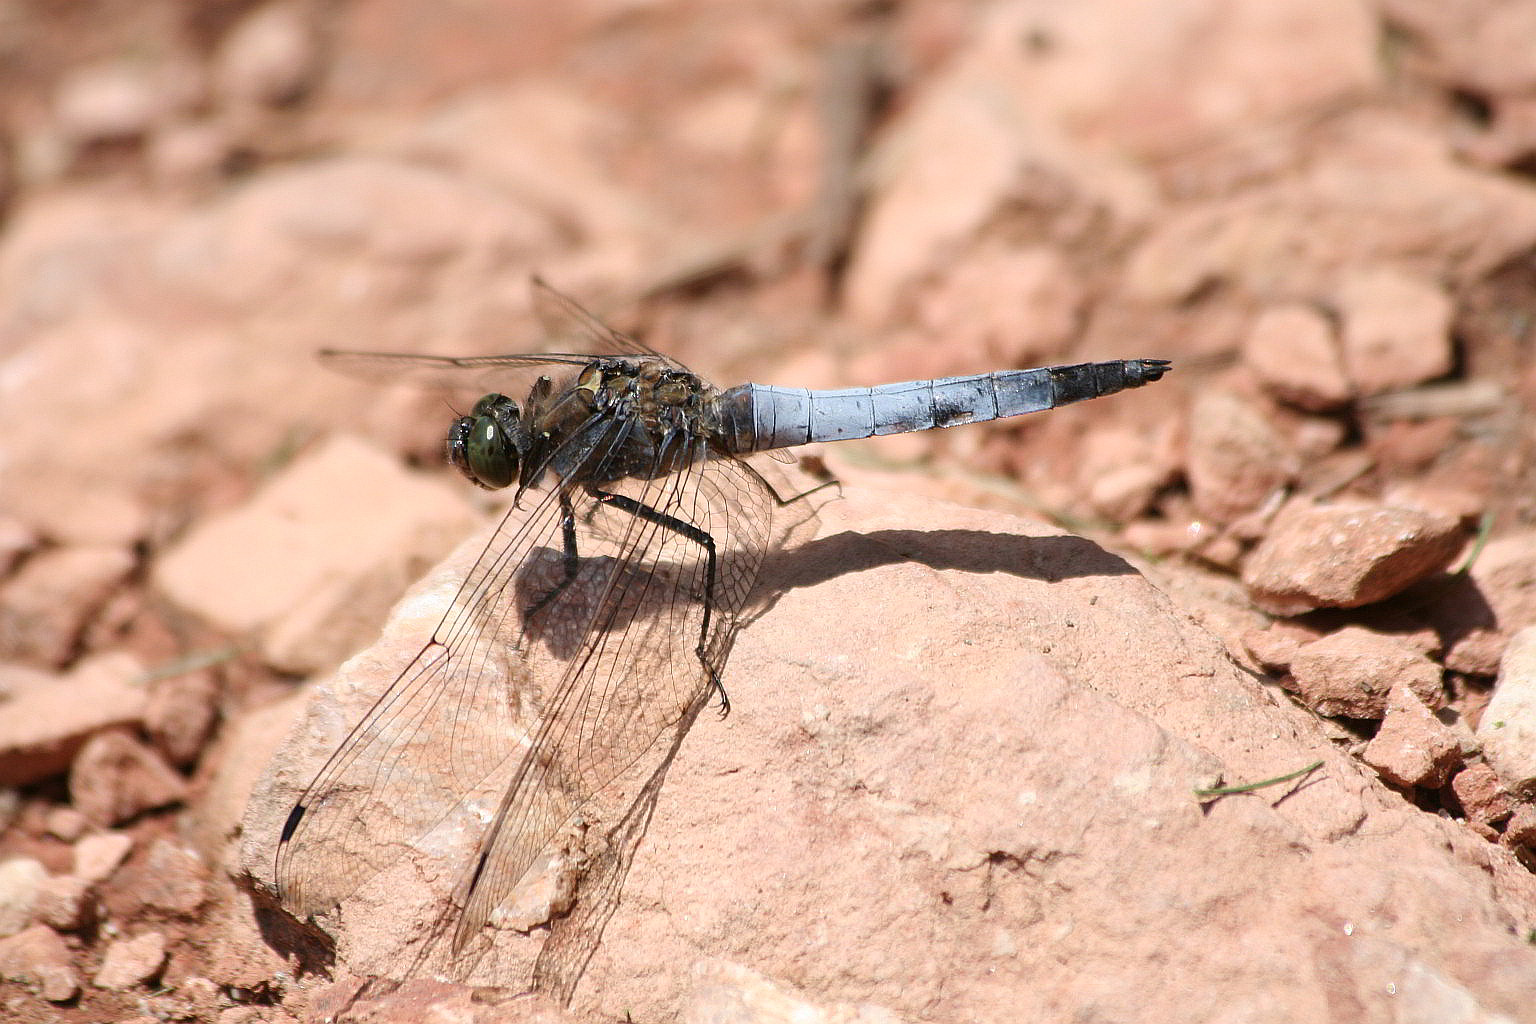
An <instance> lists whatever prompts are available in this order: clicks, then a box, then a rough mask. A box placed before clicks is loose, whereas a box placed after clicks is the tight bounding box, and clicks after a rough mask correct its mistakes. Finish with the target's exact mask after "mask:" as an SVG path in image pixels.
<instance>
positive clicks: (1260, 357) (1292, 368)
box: [1243, 304, 1354, 412]
mask: <svg viewBox="0 0 1536 1024" xmlns="http://www.w3.org/2000/svg"><path fill="white" fill-rule="evenodd" d="M1243 362H1244V363H1246V364H1247V365H1248V368H1249V369H1251V370H1252V371H1253V373H1254V376H1255V377H1257V378H1258V379H1259V383H1260V384H1262V385H1263V386H1264V390H1266V391H1268V392H1269V393H1270V394H1272V395H1274V396H1275V397H1276V398H1278V399H1279V400H1280V401H1282V402H1285V403H1286V404H1287V405H1292V406H1295V407H1296V408H1298V409H1305V410H1307V411H1309V412H1324V411H1327V410H1329V409H1336V408H1338V407H1339V406H1341V405H1343V404H1344V403H1345V402H1348V401H1349V400H1350V398H1352V397H1353V396H1354V389H1353V388H1352V387H1351V386H1350V381H1349V378H1348V377H1347V376H1345V373H1344V364H1343V360H1342V357H1341V355H1340V352H1339V343H1338V340H1337V339H1336V338H1335V337H1334V331H1333V325H1332V324H1330V323H1329V322H1328V319H1327V318H1326V317H1325V316H1323V314H1322V313H1320V312H1318V310H1317V309H1316V308H1314V307H1312V306H1304V305H1299V304H1293V305H1284V306H1274V307H1271V308H1269V309H1266V310H1265V311H1264V312H1263V313H1261V314H1259V317H1258V319H1257V320H1255V321H1254V323H1253V327H1252V328H1251V329H1250V330H1249V332H1248V336H1247V337H1246V338H1245V339H1244V340H1243Z"/></svg>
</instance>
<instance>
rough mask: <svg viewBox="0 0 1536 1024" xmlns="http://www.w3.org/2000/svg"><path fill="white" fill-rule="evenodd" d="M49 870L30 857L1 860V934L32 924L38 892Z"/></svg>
mask: <svg viewBox="0 0 1536 1024" xmlns="http://www.w3.org/2000/svg"><path fill="white" fill-rule="evenodd" d="M47 877H48V869H47V868H45V867H43V865H42V864H41V863H39V862H38V861H35V860H33V859H32V858H31V857H13V858H11V859H10V860H6V861H0V936H4V935H15V934H16V933H17V932H19V931H21V930H22V929H24V928H26V927H27V925H29V924H31V923H32V912H33V910H34V909H35V908H36V907H37V897H38V891H39V890H40V889H41V888H42V884H43V881H44V879H46V878H47Z"/></svg>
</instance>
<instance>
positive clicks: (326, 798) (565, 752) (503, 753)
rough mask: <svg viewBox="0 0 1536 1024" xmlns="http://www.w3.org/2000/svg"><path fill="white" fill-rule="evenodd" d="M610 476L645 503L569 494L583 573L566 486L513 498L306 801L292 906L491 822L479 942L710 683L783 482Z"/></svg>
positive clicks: (473, 893) (712, 473) (587, 438)
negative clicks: (419, 646)
mask: <svg viewBox="0 0 1536 1024" xmlns="http://www.w3.org/2000/svg"><path fill="white" fill-rule="evenodd" d="M626 429H627V426H626V425H625V424H614V423H594V424H592V426H591V428H590V429H587V430H583V431H578V432H577V433H576V436H574V437H573V438H572V440H571V441H570V442H568V443H570V444H573V445H584V446H587V448H589V449H590V450H591V452H592V454H591V456H590V458H592V459H596V458H600V457H601V455H602V453H603V449H604V446H613V445H619V444H622V443H623V440H624V431H625V430H626ZM675 443H678V444H695V445H699V446H702V444H703V442H701V441H697V440H696V439H687V438H678V439H677V440H676V442H675ZM699 450H700V452H701V453H702V447H700V449H699ZM578 478H579V477H578ZM611 491H612V493H614V494H618V495H619V496H620V497H621V498H623V499H627V500H628V501H629V502H633V503H635V504H634V505H631V506H624V507H621V505H622V504H623V503H622V502H614V501H612V500H611V499H610V500H603V501H599V500H598V499H597V498H596V497H595V496H594V495H593V494H591V493H589V492H587V491H586V490H582V489H579V488H573V489H568V490H567V491H566V495H567V501H569V503H570V507H571V511H572V514H573V523H574V525H575V526H576V531H575V533H576V543H577V552H578V555H579V558H578V560H577V561H576V563H575V564H576V566H577V568H576V571H575V573H574V575H571V576H569V577H567V569H566V566H567V565H568V564H569V563H568V560H567V559H566V557H565V550H564V543H563V541H562V539H561V537H562V518H563V516H562V504H561V500H560V497H559V492H558V491H550V492H546V493H544V494H543V495H542V496H541V500H539V502H538V503H537V504H536V505H534V506H533V507H532V508H531V509H530V510H529V511H528V512H527V513H526V514H525V513H524V512H523V511H521V510H517V509H514V510H513V511H511V512H510V513H509V514H508V516H507V518H506V519H505V520H504V521H503V522H502V524H501V526H500V527H499V528H498V530H497V531H496V533H495V535H494V536H493V537H492V539H491V541H490V543H489V544H487V546H486V548H485V549H484V551H483V552H482V554H481V556H480V558H479V559H478V561H477V562H476V564H475V566H474V568H473V569H472V570H471V572H470V574H469V576H468V578H467V579H466V580H465V582H464V584H463V586H462V588H461V589H460V591H459V593H458V596H457V598H456V599H455V601H454V603H453V606H452V607H451V608H450V610H449V612H448V613H447V615H446V616H445V617H444V619H443V621H442V623H441V624H440V625H439V627H438V629H437V631H436V632H435V634H434V635H433V637H432V639H431V641H430V642H429V643H428V644H427V645H426V647H425V648H423V650H422V651H421V652H420V653H419V654H418V655H417V657H416V658H415V659H414V660H413V661H412V662H411V664H410V665H409V666H407V668H406V669H405V671H404V672H402V673H401V675H400V676H399V677H398V678H397V679H396V680H395V681H394V683H392V684H391V686H390V687H389V689H388V690H386V692H385V693H384V695H383V696H382V697H380V698H379V700H378V701H377V702H376V703H375V704H374V706H373V708H372V709H371V710H370V711H369V712H368V714H367V715H366V716H365V717H364V719H363V721H362V722H360V723H359V724H358V725H357V726H356V727H355V728H354V729H353V731H352V732H351V734H349V735H348V737H347V739H346V740H345V741H344V742H343V743H342V744H341V746H340V747H339V748H338V749H337V751H336V752H335V753H334V754H333V755H332V756H331V758H330V760H329V761H328V762H327V763H326V765H325V766H324V767H323V768H322V769H321V771H320V773H319V774H318V775H317V776H316V778H315V780H314V782H312V783H311V784H310V786H309V787H308V788H307V789H306V790H305V792H304V794H303V795H302V796H301V797H300V799H299V801H298V803H297V804H296V805H295V808H294V810H293V812H292V814H291V815H290V818H289V821H288V824H287V825H286V826H285V828H284V832H283V835H282V837H281V841H280V843H279V847H278V858H277V878H278V883H279V887H280V891H281V893H282V897H283V900H284V903H285V905H286V906H288V907H289V908H290V909H291V910H293V911H294V912H296V913H298V914H300V915H301V916H304V915H311V914H316V913H320V912H324V911H325V910H328V909H329V908H330V907H331V906H332V905H334V904H335V903H337V902H339V901H340V900H341V899H343V898H345V897H346V896H347V895H348V894H349V893H351V892H352V891H353V890H355V889H356V888H357V887H358V886H360V885H361V884H362V883H363V882H364V881H366V880H367V879H368V878H369V877H371V876H372V875H373V874H374V873H375V872H377V871H379V870H382V869H383V868H384V867H385V866H387V865H388V864H389V863H392V862H393V861H394V860H395V859H396V858H398V857H399V856H401V855H402V853H403V852H404V851H405V850H406V849H407V848H410V847H413V846H416V845H419V842H420V840H421V839H422V837H424V836H426V835H428V834H429V833H432V832H433V831H434V829H436V828H438V827H440V826H448V825H452V826H453V827H459V826H460V825H464V826H466V827H475V826H476V824H477V823H478V822H488V824H487V825H481V826H479V827H481V828H482V829H483V832H482V837H481V839H480V843H479V853H478V855H477V856H476V857H475V858H473V861H472V863H471V864H470V865H468V866H467V867H466V868H465V871H464V877H463V881H462V882H461V884H460V887H459V896H460V899H461V901H462V910H461V913H460V918H459V922H458V926H457V928H456V931H455V940H454V944H455V948H456V949H457V948H462V947H463V945H464V944H465V943H466V942H467V941H468V940H469V939H470V938H471V937H473V936H474V935H475V934H476V933H477V932H478V931H479V929H480V928H481V927H482V926H483V925H484V924H485V922H486V921H487V920H488V919H489V917H490V915H491V913H492V911H494V910H495V908H496V907H497V906H498V905H499V904H500V903H501V902H502V901H503V900H504V899H505V898H506V897H507V896H508V895H509V894H510V893H511V892H512V890H513V889H514V888H515V887H516V885H517V883H518V881H519V880H520V879H521V878H522V876H523V875H524V874H525V873H526V872H527V870H528V868H529V866H530V865H531V864H532V863H533V861H534V860H535V858H536V857H537V856H538V854H539V852H540V851H541V850H542V849H543V848H544V847H545V846H546V845H548V844H549V842H550V840H551V839H552V838H553V837H554V836H555V835H556V833H557V832H559V831H560V829H561V828H562V827H563V826H564V825H565V824H566V823H567V822H569V821H571V819H572V818H573V817H574V816H575V815H576V813H577V812H578V811H580V810H581V808H582V807H583V806H584V805H586V804H587V803H588V802H589V801H590V800H591V799H592V797H593V796H594V795H595V794H596V793H597V792H598V791H599V790H601V789H602V788H603V787H604V786H606V785H607V784H608V783H610V782H612V781H613V780H614V779H615V778H617V777H618V776H619V775H620V774H622V773H623V772H624V771H625V770H626V769H627V768H629V767H630V766H631V765H633V764H634V763H635V761H636V760H637V759H638V758H639V757H641V755H642V754H644V753H645V751H646V750H647V749H649V748H650V747H651V746H652V745H653V744H655V742H656V740H657V738H658V737H659V736H661V735H663V733H665V732H666V730H667V728H668V727H669V726H670V725H675V724H677V723H678V722H679V721H680V720H681V719H682V718H683V717H684V715H685V714H686V713H687V712H688V710H689V709H690V708H691V707H692V706H693V705H694V704H695V703H696V702H697V701H699V700H701V699H702V698H703V697H704V696H705V695H706V694H707V691H708V688H709V687H710V685H711V679H712V676H711V671H714V672H718V671H719V669H720V667H721V665H722V664H723V661H724V655H725V652H726V649H727V648H728V646H729V642H730V637H731V634H732V632H733V630H734V627H735V622H736V617H737V615H738V614H739V613H740V612H741V610H742V609H743V608H744V607H745V605H746V601H747V598H748V595H749V594H750V592H751V590H752V588H753V585H754V583H755V581H756V578H757V574H758V570H759V568H760V566H761V563H762V559H763V556H764V552H765V550H766V548H767V547H768V539H769V533H768V530H769V527H770V522H769V520H770V515H771V509H772V498H771V496H770V495H769V493H768V492H767V490H766V489H765V488H764V486H763V484H762V482H761V478H760V477H758V476H757V475H756V474H755V473H754V472H753V471H752V470H751V469H749V468H748V467H746V466H745V465H743V464H741V463H738V462H736V461H734V460H732V459H713V460H703V459H697V460H695V461H694V462H692V463H691V464H690V465H688V466H687V467H686V468H685V469H683V470H682V471H679V472H676V473H673V474H670V475H667V476H664V477H660V478H658V479H653V480H630V481H625V482H624V483H623V484H622V485H613V487H612V489H611ZM639 508H644V509H645V510H647V512H644V513H641V514H635V513H634V512H633V511H631V510H627V509H639ZM704 535H708V538H709V539H710V540H712V542H713V548H714V557H713V559H711V557H710V554H709V545H707V544H705V543H702V542H701V539H700V538H701V537H703V536H704ZM711 569H712V570H713V573H712V575H713V586H711V585H710V583H711V579H710V578H711ZM535 609H536V610H535ZM706 616H707V621H706Z"/></svg>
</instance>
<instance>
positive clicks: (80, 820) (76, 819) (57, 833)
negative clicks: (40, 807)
mask: <svg viewBox="0 0 1536 1024" xmlns="http://www.w3.org/2000/svg"><path fill="white" fill-rule="evenodd" d="M89 824H90V822H88V821H86V820H85V815H83V814H81V813H80V812H79V811H77V810H75V809H74V808H73V807H55V808H53V809H52V810H50V811H49V812H48V819H47V825H46V827H47V829H48V834H49V835H51V836H54V837H55V838H58V839H62V840H64V841H65V842H66V843H72V842H74V841H75V840H76V839H79V838H80V837H81V836H82V835H84V834H85V829H86V826H87V825H89Z"/></svg>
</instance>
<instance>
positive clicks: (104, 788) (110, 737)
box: [69, 729, 187, 827]
mask: <svg viewBox="0 0 1536 1024" xmlns="http://www.w3.org/2000/svg"><path fill="white" fill-rule="evenodd" d="M186 793H187V783H186V780H185V779H183V778H182V777H181V776H180V775H177V774H176V772H175V771H174V770H173V769H172V768H171V767H170V766H169V765H167V764H166V763H165V761H163V760H162V759H161V757H160V755H159V754H157V753H155V752H154V751H153V750H151V749H150V748H149V747H146V746H145V745H144V744H142V743H140V742H139V741H138V740H136V739H134V738H133V737H132V736H130V735H128V733H126V732H123V731H121V730H118V729H112V730H108V731H107V732H103V733H100V734H98V735H96V736H93V737H92V738H91V739H90V740H89V741H87V742H86V744H85V746H84V747H83V748H81V750H80V753H79V755H78V756H77V757H76V758H75V763H74V765H73V767H71V769H70V773H69V795H70V800H71V802H72V803H73V804H74V805H75V807H76V808H77V809H78V810H79V811H80V813H81V814H84V815H85V816H86V818H87V819H89V820H90V821H91V823H92V824H94V825H98V826H101V827H106V826H109V825H116V824H119V823H120V822H124V821H127V820H128V819H130V818H133V817H136V816H137V815H139V814H142V813H143V812H144V811H147V810H151V809H153V808H156V807H164V806H165V805H166V804H173V803H176V802H177V801H179V800H181V799H182V798H183V797H185V796H186Z"/></svg>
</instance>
